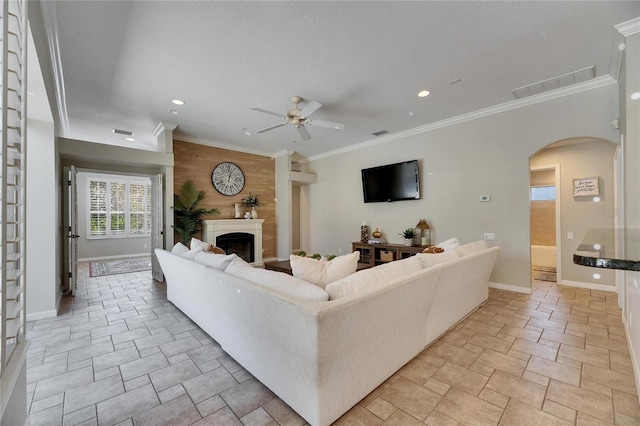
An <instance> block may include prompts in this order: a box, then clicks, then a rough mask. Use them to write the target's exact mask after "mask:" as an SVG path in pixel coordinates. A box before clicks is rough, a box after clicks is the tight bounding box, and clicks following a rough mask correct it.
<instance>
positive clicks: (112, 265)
mask: <svg viewBox="0 0 640 426" xmlns="http://www.w3.org/2000/svg"><path fill="white" fill-rule="evenodd" d="M150 270H151V257H150V256H145V257H131V258H127V259H114V260H105V261H101V262H91V263H89V276H90V277H102V276H104V275H116V274H126V273H128V272H139V271H150Z"/></svg>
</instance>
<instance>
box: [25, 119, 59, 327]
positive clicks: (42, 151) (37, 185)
mask: <svg viewBox="0 0 640 426" xmlns="http://www.w3.org/2000/svg"><path fill="white" fill-rule="evenodd" d="M27 134H28V141H27V191H26V193H27V238H26V241H27V256H26V262H27V263H26V265H27V319H28V320H31V319H37V318H42V317H46V316H55V315H56V313H57V312H56V309H57V304H58V302H59V297H60V291H59V290H60V282H59V281H60V278H59V277H60V274H59V273H58V272H57V271H58V269H57V264H56V258H57V253H56V248H57V246H58V240H59V239H58V236H57V229H58V223H57V222H56V220H57V215H56V213H55V212H56V192H57V191H56V179H54V176H55V168H56V155H55V143H54V140H55V136H54V126H53V123H52V122H51V123H46V122H43V121H35V120H28V123H27Z"/></svg>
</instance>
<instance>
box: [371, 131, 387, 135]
mask: <svg viewBox="0 0 640 426" xmlns="http://www.w3.org/2000/svg"><path fill="white" fill-rule="evenodd" d="M386 133H389V132H387V131H386V130H378V131H377V132H373V133H371V134H372V135H373V136H382V135H384V134H386Z"/></svg>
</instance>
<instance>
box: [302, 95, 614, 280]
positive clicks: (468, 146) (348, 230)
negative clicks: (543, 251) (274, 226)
mask: <svg viewBox="0 0 640 426" xmlns="http://www.w3.org/2000/svg"><path fill="white" fill-rule="evenodd" d="M617 116H618V107H617V85H616V84H615V83H614V84H609V85H607V86H604V87H599V88H596V89H592V90H589V91H585V92H581V93H577V94H573V95H568V96H565V97H562V98H558V99H553V100H548V101H545V102H542V103H538V104H534V105H530V106H526V107H523V108H519V109H515V110H510V111H506V112H502V113H498V114H495V115H490V116H487V117H483V118H478V119H475V120H471V121H466V122H462V123H459V124H454V125H451V126H447V127H442V128H437V129H435V130H431V131H428V132H425V133H421V134H417V135H412V136H408V137H404V138H402V139H397V140H391V141H389V142H385V143H381V144H378V145H371V146H367V147H364V148H362V149H359V150H355V151H350V152H345V153H341V154H339V155H335V156H331V157H325V158H319V159H312V161H310V162H309V164H307V165H306V168H308V169H309V171H311V172H314V173H316V174H317V175H318V183H317V184H315V185H308V186H306V187H305V188H303V192H302V194H301V206H302V207H303V208H305V209H306V211H304V212H303V213H302V216H301V220H302V228H303V231H302V233H301V238H302V241H301V242H302V244H301V245H302V247H301V248H302V249H304V250H307V251H309V250H311V251H312V252H319V253H336V252H337V251H338V250H341V251H342V252H346V251H350V250H351V242H352V241H357V240H358V239H359V229H360V224H361V223H362V221H367V222H368V224H369V226H370V227H371V228H372V229H373V228H375V227H378V228H379V229H380V231H382V232H383V236H384V237H386V238H387V239H388V240H389V241H390V242H398V243H399V242H401V237H400V236H398V235H397V234H398V233H399V232H400V231H401V230H403V229H405V228H407V227H410V226H415V225H416V224H417V223H418V220H419V219H421V218H426V219H428V220H429V223H430V224H431V225H432V228H433V230H432V241H433V240H435V241H436V242H437V241H442V240H444V239H447V238H450V237H457V238H458V239H459V240H460V241H461V242H463V243H464V242H469V241H475V240H478V239H481V238H482V237H483V233H484V232H493V233H495V234H496V240H495V242H490V245H498V246H500V247H501V248H502V250H501V252H500V256H499V259H498V263H497V265H496V267H495V269H494V272H493V274H492V276H491V281H493V282H496V283H501V284H507V285H513V286H518V287H523V288H530V285H531V284H530V271H529V267H530V258H529V252H530V247H529V157H530V156H531V155H532V154H533V153H535V152H536V151H538V150H539V149H541V148H543V147H544V146H546V145H548V144H550V143H552V142H555V141H558V140H562V139H567V138H571V137H576V136H591V137H597V138H603V139H607V140H614V141H615V140H617V139H618V132H617V131H612V130H611V129H610V126H609V123H610V121H611V120H612V119H614V118H616V117H617ZM412 159H418V160H420V170H421V192H422V199H421V200H418V201H401V202H395V203H372V204H364V203H363V201H362V182H361V177H360V170H361V169H362V168H365V167H371V166H377V165H382V164H388V163H393V162H399V161H405V160H412ZM483 194H489V195H491V197H492V199H491V202H488V203H486V202H485V203H481V202H480V201H479V197H480V195H483Z"/></svg>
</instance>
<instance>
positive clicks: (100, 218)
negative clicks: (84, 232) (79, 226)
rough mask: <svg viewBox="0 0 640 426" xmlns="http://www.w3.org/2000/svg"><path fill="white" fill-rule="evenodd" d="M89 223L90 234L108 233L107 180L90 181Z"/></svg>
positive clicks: (101, 234) (102, 234)
mask: <svg viewBox="0 0 640 426" xmlns="http://www.w3.org/2000/svg"><path fill="white" fill-rule="evenodd" d="M89 223H90V230H89V235H91V236H106V235H107V182H104V181H96V180H91V181H89Z"/></svg>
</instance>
